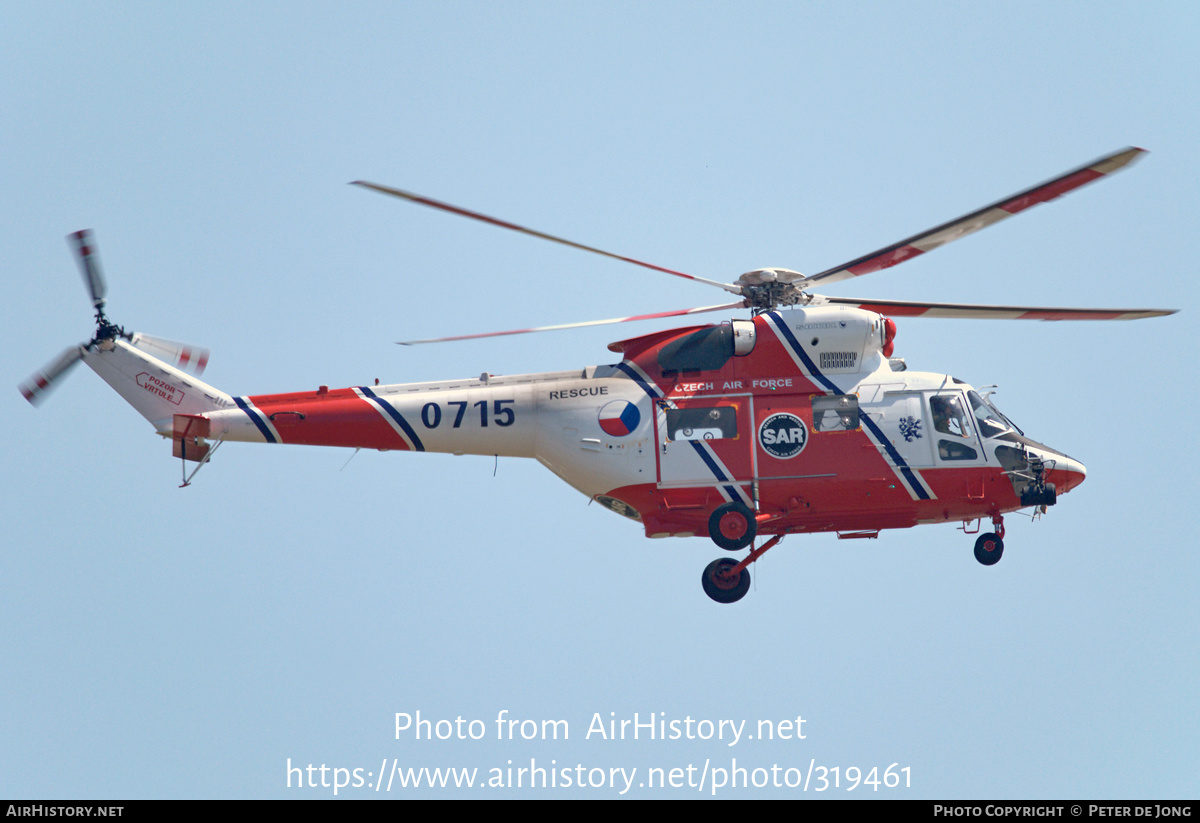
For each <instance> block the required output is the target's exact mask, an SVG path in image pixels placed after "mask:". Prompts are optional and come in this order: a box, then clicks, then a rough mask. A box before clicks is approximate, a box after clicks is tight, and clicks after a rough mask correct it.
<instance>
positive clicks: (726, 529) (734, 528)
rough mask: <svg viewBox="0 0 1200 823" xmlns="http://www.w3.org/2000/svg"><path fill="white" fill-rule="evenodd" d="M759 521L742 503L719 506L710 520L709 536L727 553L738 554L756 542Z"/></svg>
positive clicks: (734, 502) (735, 502) (736, 502)
mask: <svg viewBox="0 0 1200 823" xmlns="http://www.w3.org/2000/svg"><path fill="white" fill-rule="evenodd" d="M756 534H758V521H756V520H755V519H754V511H753V510H751V508H750V507H749V506H747V505H746V504H745V503H742V502H740V501H737V500H735V501H733V502H732V503H726V504H725V505H723V506H718V507H717V508H716V510H715V511H713V513H712V514H711V515H709V518H708V536H709V537H711V538H712V540H713V542H714V543H716V544H717V545H718V546H720V547H721V548H722V549H725V550H726V551H731V552H736V551H738V550H739V549H744V548H746V547H747V546H749V545H750V544H751V543H753V542H754V536H755V535H756Z"/></svg>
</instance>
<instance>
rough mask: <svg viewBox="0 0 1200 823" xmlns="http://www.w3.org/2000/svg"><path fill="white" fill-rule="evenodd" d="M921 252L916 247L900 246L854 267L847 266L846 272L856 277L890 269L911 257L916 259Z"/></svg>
mask: <svg viewBox="0 0 1200 823" xmlns="http://www.w3.org/2000/svg"><path fill="white" fill-rule="evenodd" d="M918 254H923V252H922V251H921V250H920V249H918V248H917V247H916V246H900V247H899V248H895V249H890V250H888V251H886V252H884V253H883V254H878V255H876V256H874V257H872V258H870V259H869V260H864V261H863V262H861V263H858V264H857V265H854V266H847V267H846V271H848V272H850V273H851V274H853V275H855V276H856V277H857V276H859V275H863V274H870V273H871V272H876V271H879V270H880V269H890V268H891V267H892V266H895V265H897V264H899V263H903V262H904V261H905V260H908V259H909V258H911V257H916V256H917V255H918Z"/></svg>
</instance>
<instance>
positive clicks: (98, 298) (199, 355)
mask: <svg viewBox="0 0 1200 823" xmlns="http://www.w3.org/2000/svg"><path fill="white" fill-rule="evenodd" d="M67 243H68V244H69V245H70V246H71V249H72V250H73V251H74V252H75V258H76V260H78V262H79V271H80V273H81V274H82V275H83V283H84V286H85V287H86V288H87V290H88V295H89V296H90V297H91V299H92V308H94V309H95V311H96V332H95V334H94V336H93V337H92V339H91V340H88V341H87V342H84V343H80V344H79V345H78V346H72V347H70V348H68V349H65V350H64V351H63V352H62V354H60V355H59V356H58V357H56V358H55V359H54V360H52V361H50V362H49V363H48V364H46V366H44V367H43V368H42V369H41V370H40V371H38V372H35V373H34V374H32V375H30V377H29V378H28V379H27V380H25V381H24V382H23V383H21V384H20V386H19V387H18V388H20V390H21V395H22V396H23V397H24V398H25V399H26V400H28V401H29V402H30V403H32V404H33V405H35V406H36V405H38V404H39V403H41V402H42V400H44V399H45V398H46V395H48V394H49V393H50V391H51V390H52V389H53V388H54V387H55V386H56V385H57V384H58V382H59V380H61V379H62V377H63V376H64V375H66V373H67V372H69V371H70V370H71V368H72V367H73V366H74V365H75V364H76V363H78V362H79V361H80V360H83V359H84V358H85V357H86V356H87V355H88V353H89V352H92V351H97V350H109V349H111V348H112V346H113V341H115V340H116V339H117V338H121V339H123V340H125V341H126V342H128V343H129V344H130V345H132V346H134V347H136V348H138V349H141V350H142V351H144V352H146V353H147V354H149V355H151V356H152V357H155V358H157V359H159V360H161V361H163V362H165V363H168V364H170V365H171V366H174V367H176V368H179V369H183V370H184V371H188V372H191V373H192V374H195V375H199V374H200V373H201V372H203V371H204V367H205V366H206V365H208V354H209V353H208V349H204V348H200V347H199V346H191V345H188V344H186V343H178V342H176V341H174V340H167V339H166V338H163V337H152V336H150V335H147V334H140V333H132V334H131V333H130V332H127V331H125V329H123V328H122V327H120V326H118V325H116V324H114V323H112V322H111V321H109V319H108V318H107V317H106V316H105V315H104V303H105V296H106V295H107V293H108V285H107V284H106V283H105V281H104V272H103V271H102V270H101V268H100V256H99V255H98V254H97V252H96V239H95V235H94V234H93V233H92V230H91V229H83V230H82V231H77V232H72V233H71V234H68V235H67Z"/></svg>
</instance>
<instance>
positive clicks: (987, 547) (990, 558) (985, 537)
mask: <svg viewBox="0 0 1200 823" xmlns="http://www.w3.org/2000/svg"><path fill="white" fill-rule="evenodd" d="M1003 556H1004V541H1003V540H1001V539H1000V538H999V537H997V536H996V535H995V534H994V533H992V532H986V533H984V534H981V535H979V538H978V539H977V540H976V541H975V559H976V560H978V561H979V562H980V563H982V564H983V565H985V566H994V565H996V564H997V563H999V562H1000V558H1001V557H1003Z"/></svg>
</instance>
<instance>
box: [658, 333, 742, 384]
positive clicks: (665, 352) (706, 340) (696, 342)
mask: <svg viewBox="0 0 1200 823" xmlns="http://www.w3.org/2000/svg"><path fill="white" fill-rule="evenodd" d="M731 357H733V327H732V326H730V325H729V324H728V323H722V324H721V325H719V326H709V327H708V328H704V329H698V330H696V331H694V332H692V333H691V334H688V335H684V336H683V337H681V338H679V339H678V340H672V341H671V342H670V343H668V344H667V345H665V346H663V347H662V349H660V350H659V352H658V365H659V366H660V367H661V368H662V370H663V372H664V373H677V372H686V371H715V370H717V369H720V368H722V367H724V365H725V364H726V363H728V362H729V359H730V358H731Z"/></svg>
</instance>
